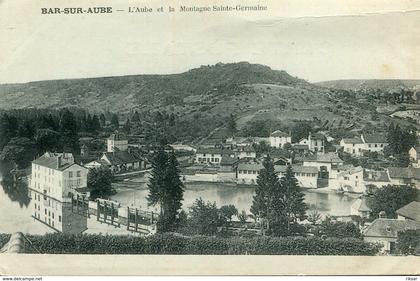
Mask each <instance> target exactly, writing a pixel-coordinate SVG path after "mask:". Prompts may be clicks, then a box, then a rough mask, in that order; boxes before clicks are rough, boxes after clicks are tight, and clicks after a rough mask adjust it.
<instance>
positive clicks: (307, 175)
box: [237, 163, 318, 188]
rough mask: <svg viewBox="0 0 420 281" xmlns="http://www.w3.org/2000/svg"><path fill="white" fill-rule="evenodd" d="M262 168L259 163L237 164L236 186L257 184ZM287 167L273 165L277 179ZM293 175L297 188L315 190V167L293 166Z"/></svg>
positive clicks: (316, 174)
mask: <svg viewBox="0 0 420 281" xmlns="http://www.w3.org/2000/svg"><path fill="white" fill-rule="evenodd" d="M262 168H263V165H262V164H261V163H239V164H238V173H237V175H238V179H237V183H238V184H250V185H255V184H257V177H258V175H259V174H260V170H261V169H262ZM286 169H287V166H280V165H275V166H274V170H275V172H276V173H277V175H278V176H279V177H282V176H283V175H284V173H285V172H286ZM292 169H293V172H294V175H295V177H296V179H297V181H298V184H299V186H301V187H305V188H317V180H318V169H317V168H316V167H304V166H293V167H292Z"/></svg>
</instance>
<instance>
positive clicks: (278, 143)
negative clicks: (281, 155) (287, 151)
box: [269, 130, 292, 148]
mask: <svg viewBox="0 0 420 281" xmlns="http://www.w3.org/2000/svg"><path fill="white" fill-rule="evenodd" d="M269 140H270V146H271V147H277V148H282V147H283V146H284V145H285V144H286V143H292V137H291V136H290V134H288V133H285V132H282V131H280V130H277V131H274V132H272V133H271V134H270V138H269Z"/></svg>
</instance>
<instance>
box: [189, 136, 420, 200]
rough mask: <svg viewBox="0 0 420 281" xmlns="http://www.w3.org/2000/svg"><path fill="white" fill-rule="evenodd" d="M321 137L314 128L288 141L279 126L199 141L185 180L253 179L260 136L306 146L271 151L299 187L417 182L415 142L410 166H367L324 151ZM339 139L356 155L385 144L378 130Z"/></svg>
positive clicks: (361, 188)
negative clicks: (217, 142)
mask: <svg viewBox="0 0 420 281" xmlns="http://www.w3.org/2000/svg"><path fill="white" fill-rule="evenodd" d="M325 139H326V137H325V136H324V135H322V134H320V133H317V134H309V136H308V137H307V138H304V139H301V140H300V141H299V142H297V143H291V140H292V138H291V136H290V134H288V133H285V132H282V131H275V132H273V133H272V134H271V135H270V137H268V138H242V139H236V140H235V139H233V138H230V139H227V140H226V144H225V147H217V148H216V147H201V148H198V149H197V150H195V158H194V162H195V164H196V167H189V168H187V169H185V173H184V180H186V181H207V182H231V183H236V184H244V185H255V184H256V181H257V177H258V175H259V172H260V170H261V169H262V160H263V157H259V158H257V153H256V151H255V149H254V148H253V144H254V143H256V142H261V141H265V142H266V143H268V144H269V145H270V146H271V147H275V148H281V147H285V146H286V144H290V147H289V148H290V149H291V150H293V151H298V152H305V153H301V154H299V155H302V157H300V158H299V159H298V160H296V159H295V160H292V159H291V158H286V157H281V156H280V157H272V158H274V164H275V171H276V172H277V173H278V174H279V176H281V175H282V173H283V172H284V171H285V168H286V166H285V165H292V168H293V171H294V173H295V177H296V179H297V180H298V183H299V185H300V186H301V187H304V188H320V187H327V188H329V189H332V190H336V191H342V192H351V193H368V192H369V191H371V190H372V189H373V188H381V187H383V186H386V185H390V184H391V185H412V186H416V187H417V188H420V166H418V165H417V164H416V163H419V161H420V149H419V148H412V149H411V150H410V157H411V158H412V162H413V164H412V165H411V166H410V167H405V168H401V167H389V168H387V169H383V170H369V169H365V168H362V167H360V166H358V167H354V166H353V165H345V164H344V162H343V160H342V159H341V158H340V157H339V154H338V152H337V151H336V152H326V151H325ZM340 144H341V149H343V150H344V151H345V152H347V153H349V154H352V155H353V156H356V157H357V156H361V155H363V153H366V152H377V153H383V150H384V148H385V147H386V146H387V145H388V143H387V142H386V138H385V136H383V135H380V134H370V135H367V134H362V135H361V136H360V137H356V138H352V139H343V140H341V142H340ZM295 148H298V149H297V150H295ZM306 152H309V153H306Z"/></svg>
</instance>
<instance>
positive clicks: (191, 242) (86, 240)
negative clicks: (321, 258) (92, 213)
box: [0, 233, 378, 256]
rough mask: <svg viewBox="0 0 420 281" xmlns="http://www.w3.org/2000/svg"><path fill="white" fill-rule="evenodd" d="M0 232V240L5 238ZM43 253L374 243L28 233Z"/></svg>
mask: <svg viewBox="0 0 420 281" xmlns="http://www.w3.org/2000/svg"><path fill="white" fill-rule="evenodd" d="M3 236H4V235H0V242H3V243H4V241H6V239H3V238H2V237H3ZM28 238H29V239H30V241H31V242H32V243H33V245H34V247H36V249H38V250H39V251H40V252H41V253H46V254H177V255H184V254H185V255H186V254H193V255H194V254H196V255H247V254H248V255H366V256H371V255H376V254H377V253H378V246H377V245H375V244H371V243H366V242H363V241H361V240H358V239H351V238H344V239H337V238H328V239H321V238H317V237H313V238H303V237H255V238H242V237H235V238H231V239H228V238H220V237H211V236H192V237H191V236H190V237H188V236H181V235H178V234H173V233H165V234H157V235H154V236H149V237H133V236H111V235H106V236H104V235H96V234H81V235H70V234H62V233H54V234H46V235H43V236H40V235H29V236H28ZM0 246H1V245H0ZM30 250H31V249H30ZM32 251H35V250H34V249H32Z"/></svg>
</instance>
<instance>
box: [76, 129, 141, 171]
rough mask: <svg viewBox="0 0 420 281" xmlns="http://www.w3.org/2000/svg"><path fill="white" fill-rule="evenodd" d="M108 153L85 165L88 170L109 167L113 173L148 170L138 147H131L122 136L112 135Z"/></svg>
mask: <svg viewBox="0 0 420 281" xmlns="http://www.w3.org/2000/svg"><path fill="white" fill-rule="evenodd" d="M106 149H107V150H106V152H103V153H102V154H101V155H100V157H98V159H95V160H93V161H91V162H88V163H86V164H84V166H85V167H86V168H88V169H92V168H99V167H107V168H109V169H110V170H111V171H112V172H113V173H122V172H128V171H134V170H139V169H143V168H146V161H145V158H144V156H143V155H142V153H141V151H140V150H139V149H138V147H137V146H134V145H132V144H130V145H129V143H128V139H127V138H126V137H124V136H122V135H121V134H112V135H111V136H110V137H109V138H107V140H106Z"/></svg>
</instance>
